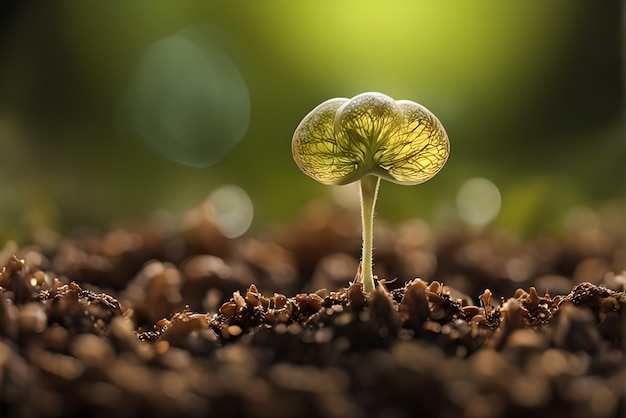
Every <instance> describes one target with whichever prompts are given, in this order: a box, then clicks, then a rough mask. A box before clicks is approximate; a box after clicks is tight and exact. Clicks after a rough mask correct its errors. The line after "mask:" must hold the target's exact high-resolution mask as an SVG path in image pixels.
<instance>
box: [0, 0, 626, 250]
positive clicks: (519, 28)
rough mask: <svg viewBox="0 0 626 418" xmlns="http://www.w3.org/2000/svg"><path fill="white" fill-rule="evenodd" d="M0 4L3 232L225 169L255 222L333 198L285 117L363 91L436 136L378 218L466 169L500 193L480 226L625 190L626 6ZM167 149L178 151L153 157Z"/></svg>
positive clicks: (542, 214) (209, 179)
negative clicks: (418, 176)
mask: <svg viewBox="0 0 626 418" xmlns="http://www.w3.org/2000/svg"><path fill="white" fill-rule="evenodd" d="M0 7H1V9H0V185H1V186H0V187H1V196H2V198H1V200H0V221H1V222H0V237H2V238H5V239H6V238H16V239H23V238H24V237H28V236H29V234H30V233H32V231H33V230H36V229H38V228H41V227H42V226H44V227H49V228H52V229H55V230H59V231H66V230H67V229H69V228H73V227H75V226H77V225H81V224H90V225H97V226H101V227H106V226H108V225H111V224H112V223H114V222H115V221H117V220H119V219H129V218H135V219H141V218H143V217H146V216H149V215H150V214H151V213H152V212H154V211H155V210H157V209H160V208H163V209H167V210H170V211H173V212H175V213H180V212H182V211H185V210H187V209H189V208H191V207H193V206H195V205H197V204H199V203H200V202H202V201H203V200H204V199H206V198H207V196H208V195H209V194H210V193H211V192H212V191H214V190H215V189H217V188H219V187H220V186H222V185H224V184H234V185H237V186H239V187H241V188H242V189H244V190H245V191H246V192H247V194H248V195H249V196H250V198H251V200H252V202H253V205H254V221H253V224H252V227H253V231H259V230H263V229H265V228H267V227H268V225H270V224H273V223H276V222H289V221H290V220H291V219H293V218H294V217H295V216H296V214H297V213H298V211H299V210H300V209H301V208H302V207H303V206H304V205H305V204H306V203H307V202H309V201H311V200H312V199H315V198H322V199H328V200H330V199H332V196H333V192H332V188H330V187H326V186H322V185H320V184H317V183H316V182H315V181H313V180H311V179H310V178H308V177H307V176H305V175H304V174H302V173H300V171H299V170H298V168H297V167H296V165H295V164H294V162H293V160H292V157H291V148H290V143H291V136H292V134H293V131H294V129H295V128H296V126H297V125H298V123H299V122H300V120H301V119H302V117H304V115H305V114H306V113H308V112H309V111H310V110H311V109H312V108H313V107H315V106H316V105H317V104H319V103H321V102H322V101H324V100H326V99H328V98H331V97H352V96H354V95H356V94H358V93H361V92H365V91H380V92H382V93H385V94H388V95H390V96H391V97H393V98H395V99H410V100H413V101H417V102H419V103H421V104H423V105H425V106H426V107H428V108H429V109H430V110H431V111H433V112H434V113H435V114H436V115H437V116H438V117H439V119H440V120H441V121H442V122H443V124H444V126H445V127H446V130H447V132H448V134H449V137H450V141H451V155H450V158H449V160H448V163H447V164H446V166H445V167H444V169H443V170H442V171H441V172H440V173H439V174H438V175H437V176H435V178H433V179H432V180H430V181H429V182H427V183H425V184H423V185H420V186H415V187H404V186H398V185H394V184H391V183H384V184H383V185H382V187H381V191H380V199H379V203H378V213H379V216H382V217H385V218H388V219H392V220H403V219H407V218H410V217H414V216H419V217H423V218H425V219H426V220H429V221H431V222H434V223H437V222H440V223H445V222H447V220H448V219H450V218H454V217H455V211H456V210H457V209H458V208H457V205H458V202H457V199H458V196H457V195H458V192H459V189H460V188H461V186H462V185H463V184H464V183H465V182H466V181H467V180H468V179H471V178H476V177H479V178H486V179H488V180H489V181H490V182H491V183H493V185H495V186H496V187H497V189H496V190H497V191H498V192H499V194H500V195H501V210H500V211H499V213H498V216H497V217H496V219H495V220H494V221H493V222H494V223H495V225H497V226H500V227H504V228H507V229H509V230H512V231H514V232H518V233H522V234H525V235H532V234H535V233H538V232H542V231H545V230H550V229H551V228H553V227H554V225H555V223H558V222H560V220H561V219H562V218H563V217H564V216H566V214H567V213H568V212H569V211H571V210H572V208H577V207H580V206H590V207H596V206H599V205H603V204H605V203H606V202H613V203H615V202H617V203H618V204H620V202H621V201H622V199H623V192H624V174H625V173H624V160H625V156H626V152H625V145H626V144H625V143H624V123H625V121H624V99H623V94H624V74H623V66H622V64H623V49H624V44H623V36H624V34H623V31H622V22H623V18H624V11H623V5H622V2H621V1H617V0H607V1H602V2H590V1H583V0H554V1H506V2H504V1H472V2H462V1H424V0H420V1H385V2H383V1H368V0H365V1H350V0H346V1H337V0H335V1H326V0H316V1H293V0H290V1H274V0H268V1H222V2H215V1H186V2H165V1H162V2H160V1H154V2H125V1H107V2H81V1H76V2H45V3H44V2H28V1H26V2H13V3H12V2H8V3H7V2H3V6H0ZM181 39H182V41H181ZM168 42H169V43H168ZM177 42H178V43H177ZM176 45H179V46H180V45H183V46H184V48H182V49H181V48H178V47H176ZM150 51H152V52H150ZM155 51H156V52H155ZM181 51H182V52H181ZM185 51H187V52H185ZM198 51H200V52H198ZM150 54H152V55H150ZM185 54H186V55H185ZM194 54H196V55H194ZM197 54H199V55H197ZM198 57H199V58H198ZM196 64H197V65H196ZM217 67H219V68H217ZM206 74H208V76H206V77H205V75H206ZM230 76H232V77H231V78H232V79H231V78H229V77H230ZM205 78H206V84H204V80H205ZM226 79H228V80H229V81H225V80H226ZM231 81H232V83H231ZM229 83H231V84H232V86H234V87H232V88H231V87H228V88H226V91H225V90H224V89H225V87H224V86H230V85H231V84H229ZM137 86H139V87H137ZM220 86H221V87H220ZM161 87H163V89H162V90H159V89H160V88H161ZM220 89H221V90H220ZM229 89H230V90H229ZM229 92H231V93H232V94H229ZM216 101H217V102H216ZM230 101H232V103H231V102H230ZM226 102H228V103H229V104H224V106H221V105H220V103H226ZM194 103H198V105H197V106H195V105H194ZM216 103H217V105H216ZM231 105H232V106H231ZM229 106H230V107H229ZM230 108H237V109H239V110H238V111H236V112H234V113H233V112H230V113H229V111H228V110H227V109H230ZM206 109H209V110H207V112H205V113H211V112H212V111H214V112H215V114H214V115H212V116H211V115H207V114H203V111H204V110H206ZM210 109H213V110H210ZM224 109H226V110H224ZM224 112H226V113H224ZM237 112H239V113H237ZM142 115H143V116H142ZM146 115H147V116H146ZM233 115H234V116H233ZM141 118H144V119H141ZM138 119H139V122H140V123H139V122H138ZM138 123H139V125H141V123H143V125H141V126H144V125H145V126H144V128H145V129H143V130H142V129H139V128H138ZM218 124H219V125H220V126H219V127H216V126H217V125H218ZM141 126H140V128H141ZM189 126H191V127H192V128H189ZM246 127H247V129H246ZM170 128H171V130H172V132H173V133H172V135H170V137H167V135H165V137H164V138H161V139H160V140H162V141H166V142H167V141H170V142H169V143H168V144H165V145H166V146H160V145H157V146H154V145H152V146H151V145H150V143H151V142H150V141H152V139H151V138H150V135H156V136H159V132H161V131H163V130H166V131H167V130H168V129H170ZM146 132H148V133H147V134H146ZM185 135H187V136H185ZM242 135H243V137H242V138H240V137H241V136H242ZM181 137H182V139H181ZM203 137H206V142H202V143H199V142H198V141H202V138H203ZM172 138H173V139H172ZM177 138H178V140H179V142H177ZM172 141H173V142H172ZM185 141H187V142H185ZM194 141H196V142H195V143H194ZM177 147H183V148H184V149H183V150H182V151H181V152H182V155H183V158H179V157H176V156H174V155H168V153H173V154H175V153H176V152H177V149H178V148H177ZM185 147H186V148H185ZM185 150H186V151H185ZM222 154H225V156H224V157H223V158H221V156H222ZM185 156H186V157H189V158H191V157H198V158H197V159H194V161H193V162H192V164H194V165H196V166H190V165H185V164H181V163H180V162H176V161H181V160H184V158H185ZM173 159H174V160H173ZM212 160H217V161H212ZM203 162H204V163H206V164H209V163H211V162H214V163H212V164H211V165H209V166H208V167H197V165H202V164H203ZM340 194H341V193H340ZM470 194H471V193H470Z"/></svg>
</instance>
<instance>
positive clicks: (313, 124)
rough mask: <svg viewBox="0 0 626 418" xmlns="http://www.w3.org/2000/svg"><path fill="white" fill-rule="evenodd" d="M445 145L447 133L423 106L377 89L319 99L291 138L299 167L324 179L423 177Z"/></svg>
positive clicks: (440, 159)
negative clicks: (371, 176) (348, 97)
mask: <svg viewBox="0 0 626 418" xmlns="http://www.w3.org/2000/svg"><path fill="white" fill-rule="evenodd" d="M449 151H450V148H449V141H448V136H447V134H446V132H445V130H444V128H443V126H442V125H441V123H440V122H439V120H438V119H437V118H436V117H435V115H433V114H432V113H431V112H430V111H429V110H428V109H426V108H425V107H424V106H421V105H419V104H417V103H415V102H411V101H408V100H400V101H397V102H396V101H394V100H393V99H391V98H390V97H388V96H385V95H384V94H381V93H363V94H359V95H358V96H355V97H353V98H352V99H349V100H348V99H345V98H339V99H331V100H328V101H326V102H324V103H322V104H321V105H319V106H318V107H316V108H315V109H313V110H312V111H311V112H310V113H309V114H308V115H307V116H306V117H305V118H304V119H303V120H302V122H300V125H298V128H297V129H296V131H295V133H294V136H293V141H292V152H293V157H294V159H295V161H296V163H297V164H298V167H300V169H301V170H302V171H303V172H304V173H305V174H307V175H309V176H311V177H313V178H314V179H316V180H317V181H319V182H321V183H324V184H347V183H351V182H353V181H356V180H359V179H360V178H362V177H363V176H365V175H368V174H375V175H377V176H379V177H381V178H384V179H386V180H389V181H392V182H395V183H400V184H419V183H423V182H425V181H426V180H428V179H430V178H431V177H433V176H434V175H435V174H436V173H437V172H438V171H439V170H440V169H441V168H442V167H443V165H444V164H445V162H446V160H447V158H448V154H449Z"/></svg>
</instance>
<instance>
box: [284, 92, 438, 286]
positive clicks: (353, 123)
mask: <svg viewBox="0 0 626 418" xmlns="http://www.w3.org/2000/svg"><path fill="white" fill-rule="evenodd" d="M291 150H292V153H293V158H294V160H295V162H296V164H297V165H298V167H299V168H300V170H302V171H303V172H304V173H305V174H306V175H308V176H310V177H312V178H314V179H315V180H317V181H319V182H320V183H322V184H327V185H343V184H349V183H352V182H355V181H358V182H359V185H360V197H361V220H362V226H363V247H362V250H363V253H362V257H361V280H362V282H363V290H364V291H366V292H371V291H372V290H374V276H373V273H372V264H373V262H372V253H373V240H374V238H373V226H374V207H375V205H376V198H377V195H378V187H379V184H380V179H381V178H382V179H385V180H388V181H391V182H394V183H398V184H404V185H414V184H420V183H423V182H425V181H427V180H429V179H431V178H432V177H433V176H434V175H435V174H437V172H439V170H441V168H442V167H443V165H444V164H445V163H446V160H447V159H448V155H449V153H450V142H449V140H448V135H447V134H446V131H445V129H444V128H443V125H442V124H441V122H439V119H437V117H436V116H435V115H434V114H433V113H432V112H430V111H429V110H428V109H426V108H425V107H424V106H422V105H420V104H418V103H415V102H412V101H410V100H393V99H392V98H391V97H389V96H386V95H384V94H381V93H374V92H370V93H362V94H359V95H357V96H354V97H353V98H351V99H347V98H335V99H330V100H327V101H325V102H324V103H322V104H320V105H319V106H317V107H316V108H315V109H313V110H312V111H311V112H310V113H309V114H308V115H306V116H305V117H304V119H302V121H301V122H300V124H299V125H298V127H297V128H296V131H295V132H294V134H293V139H292V142H291Z"/></svg>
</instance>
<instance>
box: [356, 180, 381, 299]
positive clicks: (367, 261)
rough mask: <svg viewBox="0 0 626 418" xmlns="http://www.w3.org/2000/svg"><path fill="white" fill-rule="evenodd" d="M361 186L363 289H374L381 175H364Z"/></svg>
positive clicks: (369, 290)
mask: <svg viewBox="0 0 626 418" xmlns="http://www.w3.org/2000/svg"><path fill="white" fill-rule="evenodd" d="M359 184H360V186H361V221H362V223H363V255H362V257H361V272H362V277H363V290H364V291H365V292H371V291H373V290H374V274H373V273H372V252H373V242H374V206H376V196H377V195H378V185H379V184H380V177H378V176H374V175H369V176H365V177H363V178H362V179H361V180H360V181H359Z"/></svg>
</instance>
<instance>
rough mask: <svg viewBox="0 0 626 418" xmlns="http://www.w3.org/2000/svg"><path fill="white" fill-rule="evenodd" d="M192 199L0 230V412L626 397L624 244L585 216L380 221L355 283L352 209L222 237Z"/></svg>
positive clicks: (522, 403)
mask: <svg viewBox="0 0 626 418" xmlns="http://www.w3.org/2000/svg"><path fill="white" fill-rule="evenodd" d="M209 209H210V208H207V207H199V208H197V209H195V210H192V211H190V212H189V213H188V214H187V215H186V216H185V218H184V221H183V222H182V223H180V224H178V223H176V222H174V221H175V220H174V219H173V218H172V217H167V216H165V217H164V215H162V214H161V215H160V216H159V217H158V218H155V219H153V220H150V221H148V222H145V223H142V224H135V225H125V226H124V227H119V228H114V229H112V230H111V231H108V232H106V233H104V234H99V233H95V232H92V231H87V230H82V231H77V232H76V233H75V234H72V235H71V236H68V237H58V236H55V235H54V234H51V233H42V234H40V235H39V236H37V237H36V239H35V245H32V246H24V247H21V248H20V247H17V246H16V245H14V244H11V243H8V244H6V246H5V247H4V250H2V252H0V262H2V264H3V265H5V267H4V269H3V270H2V273H1V274H0V416H1V417H31V416H33V417H36V416H44V417H46V416H47V417H57V416H76V417H78V416H95V417H105V416H106V417H109V416H115V417H135V416H198V417H200V416H202V417H206V416H216V417H229V416H232V417H241V416H250V417H293V416H299V417H388V418H395V417H411V416H426V417H505V416H506V417H522V416H539V415H540V414H541V415H542V416H551V417H561V416H568V417H617V416H622V415H623V414H624V412H625V411H626V410H625V405H624V389H625V388H624V386H625V385H624V382H625V380H626V369H625V367H624V360H625V356H624V347H625V344H626V342H625V341H626V337H625V335H626V331H625V330H626V311H625V309H626V294H625V293H624V289H625V286H626V276H625V275H624V274H623V273H622V272H623V271H625V270H626V249H625V248H624V245H623V236H622V235H621V232H616V229H615V228H614V225H613V224H611V222H606V219H604V218H603V217H602V216H597V214H596V216H595V217H593V216H591V215H593V214H591V215H590V214H589V213H588V214H586V215H585V216H586V218H585V219H586V221H585V222H579V223H577V224H576V227H575V228H571V229H569V230H565V231H564V233H563V234H562V235H560V236H559V237H557V238H555V237H540V238H535V239H532V240H528V241H520V240H518V239H515V238H512V237H511V236H508V235H506V234H501V233H495V232H485V231H483V232H480V233H478V232H471V231H467V230H463V229H458V228H456V229H454V231H453V232H450V233H437V234H435V233H433V232H432V231H431V229H430V228H429V227H428V225H427V224H425V223H424V222H422V221H418V220H415V221H410V222H406V223H404V224H402V225H398V226H395V227H390V226H387V225H386V224H385V223H384V222H382V221H381V222H378V223H377V227H378V230H377V231H376V235H375V237H376V255H375V260H376V266H375V272H377V273H378V275H379V277H385V278H388V279H387V280H381V281H380V282H379V287H378V289H377V290H376V291H375V292H373V293H371V294H364V293H363V292H362V290H361V285H360V283H358V281H355V280H354V279H355V273H356V272H357V270H358V261H357V260H358V252H359V245H360V243H359V235H358V231H359V225H358V215H357V216H355V215H354V213H349V212H343V211H341V210H338V209H334V208H329V207H326V206H320V205H312V206H311V207H309V208H308V209H307V210H306V211H305V212H304V213H303V214H302V216H301V218H300V219H298V220H297V221H295V222H294V223H293V224H292V225H289V226H286V227H283V228H280V230H276V231H274V232H272V233H271V234H270V235H267V236H264V237H258V238H257V239H252V238H240V239H236V240H228V239H226V238H224V237H223V236H221V234H220V233H219V231H218V229H217V228H216V226H215V224H214V223H213V221H212V217H211V212H210V210H209ZM416 277H420V278H421V279H420V278H416ZM389 278H398V279H397V280H395V281H394V280H389Z"/></svg>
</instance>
